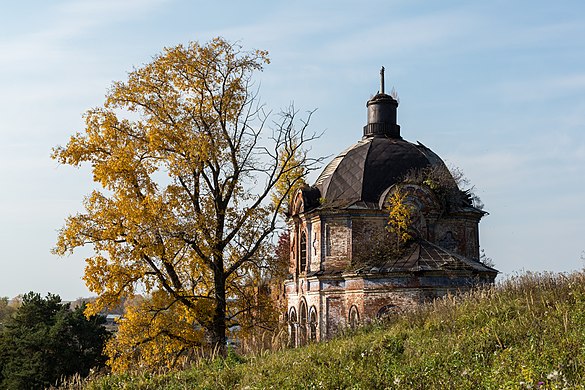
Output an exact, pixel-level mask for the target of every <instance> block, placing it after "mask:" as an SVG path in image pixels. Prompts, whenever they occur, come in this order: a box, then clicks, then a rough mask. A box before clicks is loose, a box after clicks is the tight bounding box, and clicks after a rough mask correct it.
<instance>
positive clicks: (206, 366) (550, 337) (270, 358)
mask: <svg viewBox="0 0 585 390" xmlns="http://www.w3.org/2000/svg"><path fill="white" fill-rule="evenodd" d="M85 387H86V388H88V389H122V388H123V389H158V388H161V389H162V388H164V389H185V388H188V389H195V388H201V389H238V388H241V389H270V388H273V389H307V388H313V389H344V388H355V389H383V388H388V389H523V388H526V389H529V388H532V389H537V388H540V389H564V388H567V389H575V388H577V389H581V388H583V389H585V274H584V273H581V272H579V273H574V274H570V275H553V274H539V275H536V274H527V275H523V276H519V277H516V278H512V279H510V280H508V281H506V282H504V283H501V284H500V285H498V286H497V287H494V288H489V289H485V290H481V291H476V292H474V293H472V294H468V295H465V296H462V297H458V298H455V297H449V298H447V299H443V300H439V301H436V302H435V303H433V304H429V305H426V306H423V307H421V308H420V309H419V310H418V311H416V312H413V313H408V314H404V315H402V316H400V317H396V318H393V319H390V321H389V323H388V324H384V325H382V324H379V325H370V326H368V327H366V328H363V329H361V330H359V331H357V332H355V333H353V334H348V335H346V336H344V337H341V338H339V339H336V340H332V341H330V342H327V343H321V344H314V345H309V346H307V347H305V348H299V349H294V350H285V351H282V352H278V353H272V354H264V355H262V356H257V357H248V358H238V357H236V356H231V357H229V358H228V359H226V360H216V361H214V362H202V363H199V364H198V365H197V366H196V367H194V368H192V369H190V370H186V371H181V372H174V373H168V374H165V375H147V374H136V375H130V374H127V375H112V376H108V377H103V378H100V379H96V380H94V381H92V382H90V383H87V384H86V386H85Z"/></svg>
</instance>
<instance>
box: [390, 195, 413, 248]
mask: <svg viewBox="0 0 585 390" xmlns="http://www.w3.org/2000/svg"><path fill="white" fill-rule="evenodd" d="M406 200H407V193H406V192H405V191H403V190H402V189H401V188H400V187H396V188H395V190H394V192H393V193H392V195H391V196H390V199H389V200H388V211H389V215H388V226H387V229H388V231H389V232H390V233H393V234H394V235H395V236H396V248H397V249H400V247H401V246H402V245H403V244H405V243H406V242H408V241H409V240H410V239H411V238H412V235H411V234H410V232H409V231H410V229H411V227H412V222H413V210H412V206H411V205H409V204H408V203H407V202H406Z"/></svg>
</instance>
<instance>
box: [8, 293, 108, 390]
mask: <svg viewBox="0 0 585 390" xmlns="http://www.w3.org/2000/svg"><path fill="white" fill-rule="evenodd" d="M83 310H84V307H79V308H77V309H75V310H71V309H70V307H69V305H68V304H63V303H61V299H60V298H59V296H57V295H53V294H48V295H47V296H46V297H45V298H42V297H41V296H40V294H37V293H32V292H31V293H28V294H26V295H24V297H23V301H22V305H21V306H20V307H19V308H18V309H17V310H16V312H15V313H14V314H13V315H12V316H11V317H10V318H9V319H8V320H7V321H6V325H5V327H4V329H3V330H2V332H1V333H0V388H2V389H15V390H16V389H18V390H20V389H40V388H45V387H49V386H51V385H55V384H56V383H57V382H58V381H59V380H60V379H62V378H64V377H68V376H72V375H74V374H79V375H81V376H87V375H88V374H89V372H90V369H92V368H94V367H95V368H99V367H102V366H104V364H105V357H104V355H103V353H102V351H103V348H104V343H105V341H106V339H107V337H108V332H107V331H106V330H105V328H104V327H103V326H102V324H103V323H104V319H103V318H102V317H91V318H89V319H87V318H86V317H85V315H84V314H83Z"/></svg>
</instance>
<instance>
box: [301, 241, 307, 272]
mask: <svg viewBox="0 0 585 390" xmlns="http://www.w3.org/2000/svg"><path fill="white" fill-rule="evenodd" d="M300 250H301V256H300V262H301V264H300V267H301V272H305V271H306V270H307V233H305V232H302V233H301V248H300Z"/></svg>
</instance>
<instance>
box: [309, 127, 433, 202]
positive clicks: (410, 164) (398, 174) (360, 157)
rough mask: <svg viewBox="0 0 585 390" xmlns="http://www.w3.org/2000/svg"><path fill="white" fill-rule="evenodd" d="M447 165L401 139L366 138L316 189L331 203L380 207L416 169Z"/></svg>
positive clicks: (323, 176)
mask: <svg viewBox="0 0 585 390" xmlns="http://www.w3.org/2000/svg"><path fill="white" fill-rule="evenodd" d="M433 165H444V163H443V161H442V160H441V158H440V157H439V156H437V155H436V154H435V153H434V152H433V151H432V150H430V149H429V148H427V147H426V146H424V145H422V144H421V143H417V144H413V143H410V142H408V141H405V140H403V139H402V138H400V137H397V138H396V137H387V136H365V137H364V138H363V139H362V140H360V141H359V142H357V143H356V144H355V145H353V146H351V147H350V148H348V149H347V150H345V151H344V152H342V153H341V154H340V155H338V156H337V157H336V158H335V159H333V160H332V161H331V162H330V163H329V164H328V165H327V167H326V168H325V169H324V170H323V172H322V173H321V175H320V176H319V178H318V179H317V181H316V182H315V186H316V187H317V188H318V189H319V191H320V193H321V198H324V199H325V201H326V202H327V203H331V202H333V203H336V204H338V203H340V202H339V201H343V202H342V203H344V204H346V205H348V206H349V205H351V204H354V203H356V202H360V201H362V202H366V203H372V204H376V205H377V204H378V202H379V198H380V196H381V195H382V193H383V192H384V191H385V190H386V189H387V188H388V187H390V186H392V185H393V184H396V183H398V182H399V181H400V180H402V179H403V178H404V176H405V175H406V174H407V173H408V172H409V171H410V170H412V169H421V168H426V167H429V166H433Z"/></svg>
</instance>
